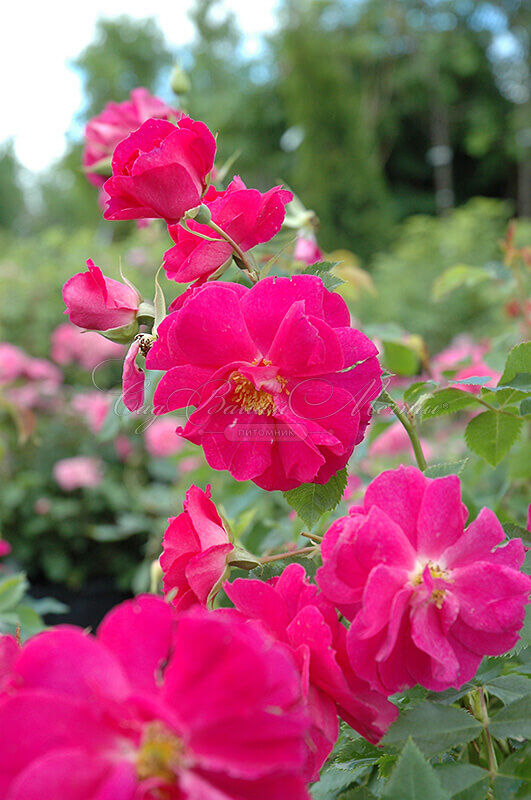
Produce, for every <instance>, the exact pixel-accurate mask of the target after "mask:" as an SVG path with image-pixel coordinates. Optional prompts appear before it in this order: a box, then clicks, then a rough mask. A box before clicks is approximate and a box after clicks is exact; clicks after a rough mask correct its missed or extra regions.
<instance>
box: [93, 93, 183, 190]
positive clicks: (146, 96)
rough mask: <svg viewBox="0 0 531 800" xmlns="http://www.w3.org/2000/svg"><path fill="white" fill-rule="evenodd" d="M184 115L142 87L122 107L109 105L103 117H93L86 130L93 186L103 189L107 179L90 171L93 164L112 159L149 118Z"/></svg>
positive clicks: (114, 104) (116, 104) (177, 117)
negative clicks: (122, 142)
mask: <svg viewBox="0 0 531 800" xmlns="http://www.w3.org/2000/svg"><path fill="white" fill-rule="evenodd" d="M180 116H182V112H180V111H178V110H177V109H174V108H171V107H170V106H168V105H166V103H164V102H163V101H162V100H159V98H158V97H154V96H153V95H152V94H150V93H149V92H148V90H147V89H144V88H143V87H141V86H139V87H138V88H136V89H133V91H132V92H131V94H130V99H129V100H125V101H124V102H123V103H107V105H106V106H105V108H104V109H103V111H102V112H101V114H98V115H97V116H95V117H92V119H90V120H89V121H88V122H87V125H86V127H85V148H84V150H83V166H84V167H85V170H86V175H87V178H88V180H89V181H90V182H91V183H92V184H93V185H94V186H99V187H101V186H103V184H104V183H105V180H106V179H105V177H104V176H103V175H98V174H97V173H95V172H90V171H88V168H90V167H91V166H92V165H93V164H97V163H98V161H103V159H105V158H110V157H111V156H112V154H113V152H114V149H115V147H116V145H117V144H119V143H120V142H121V141H122V139H125V137H126V136H128V135H129V134H130V133H132V131H136V129H137V128H139V127H140V125H141V124H142V123H143V122H145V121H146V120H148V119H150V118H155V119H170V118H174V119H179V117H180Z"/></svg>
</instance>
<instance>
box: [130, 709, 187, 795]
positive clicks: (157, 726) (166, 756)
mask: <svg viewBox="0 0 531 800" xmlns="http://www.w3.org/2000/svg"><path fill="white" fill-rule="evenodd" d="M183 760H184V744H183V742H182V740H181V739H179V737H178V736H176V735H175V734H174V733H172V732H171V731H169V730H168V729H167V728H166V727H165V726H164V725H163V724H162V723H161V722H151V723H150V724H149V725H147V726H146V727H145V729H144V734H143V736H142V742H141V745H140V750H139V751H138V756H137V760H136V771H137V775H138V779H139V780H140V781H144V780H147V779H148V778H159V779H161V780H162V781H164V782H165V783H169V784H170V785H172V784H175V782H176V779H177V772H178V770H179V768H180V766H181V765H182V763H183Z"/></svg>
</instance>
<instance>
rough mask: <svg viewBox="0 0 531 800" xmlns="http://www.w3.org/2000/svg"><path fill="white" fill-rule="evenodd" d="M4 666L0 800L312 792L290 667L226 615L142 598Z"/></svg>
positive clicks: (33, 646) (304, 797)
mask: <svg viewBox="0 0 531 800" xmlns="http://www.w3.org/2000/svg"><path fill="white" fill-rule="evenodd" d="M10 660H11V664H10V668H9V674H8V676H7V684H8V686H7V689H6V694H5V695H4V697H3V698H2V699H1V701H0V797H2V798H4V800H44V798H46V800H65V799H66V798H68V800H89V798H90V800H96V798H97V799H98V800H104V799H105V800H107V799H108V800H111V799H112V800H139V798H143V800H157V798H162V797H164V798H167V799H168V800H199V798H200V799H201V800H220V799H221V798H223V800H309V795H308V794H307V792H306V789H305V786H304V783H303V782H302V780H301V778H300V777H298V775H299V774H300V770H301V767H302V765H303V763H304V759H305V757H306V747H305V735H306V730H307V725H308V721H307V717H306V712H305V710H304V706H303V704H302V698H301V688H300V680H299V676H298V673H297V670H296V667H295V665H294V664H293V661H292V659H291V658H290V657H289V654H288V653H287V652H286V651H285V650H283V649H282V648H281V647H280V646H279V645H277V644H275V643H274V642H273V641H271V640H270V639H268V638H267V637H266V636H265V634H264V633H263V632H262V631H260V630H258V629H257V628H254V627H252V626H250V625H249V624H248V623H245V622H242V621H240V620H239V619H238V618H237V617H236V616H234V615H232V613H231V612H227V611H213V612H207V611H204V610H202V609H196V610H194V611H193V612H188V613H186V614H184V615H176V614H175V613H174V611H173V610H172V608H171V607H170V606H169V605H167V604H166V603H165V602H164V601H163V600H162V599H161V598H159V597H155V596H153V595H145V596H142V597H139V598H137V599H136V600H131V601H128V602H126V603H124V604H123V605H121V606H118V607H117V608H115V609H114V610H113V611H111V613H110V614H108V615H107V617H106V618H105V619H104V621H103V622H102V624H101V626H100V628H99V630H98V634H97V637H95V636H91V635H89V634H87V633H85V632H84V631H82V630H81V629H80V628H75V627H71V626H61V627H58V628H55V629H52V630H48V631H45V632H44V633H41V634H39V635H37V636H35V637H34V638H32V639H30V640H29V641H28V642H27V643H26V644H25V645H24V646H23V647H22V649H21V650H20V652H19V653H18V655H16V656H15V658H14V659H13V658H12V656H10ZM5 683H6V678H5V677H4V684H5Z"/></svg>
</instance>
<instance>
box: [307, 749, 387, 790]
mask: <svg viewBox="0 0 531 800" xmlns="http://www.w3.org/2000/svg"><path fill="white" fill-rule="evenodd" d="M377 763H378V759H377V758H363V759H358V760H355V759H353V760H352V761H340V762H337V763H334V764H331V765H330V766H329V767H328V768H327V769H326V770H325V771H324V772H323V774H322V775H321V780H320V781H319V783H317V784H316V785H315V786H314V787H313V788H312V797H313V798H315V800H332V798H334V797H337V795H338V794H339V793H340V792H343V791H345V789H348V788H349V786H352V784H353V783H355V782H356V781H357V780H358V779H359V778H362V777H363V776H364V775H366V774H367V772H370V771H371V769H372V768H373V767H374V766H375V764H377Z"/></svg>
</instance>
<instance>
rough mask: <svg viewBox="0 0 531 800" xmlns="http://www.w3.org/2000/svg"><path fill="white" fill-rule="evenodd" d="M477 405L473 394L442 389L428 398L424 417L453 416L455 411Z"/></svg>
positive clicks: (459, 390)
mask: <svg viewBox="0 0 531 800" xmlns="http://www.w3.org/2000/svg"><path fill="white" fill-rule="evenodd" d="M476 403H477V400H476V397H475V395H473V394H472V392H465V391H463V390H462V389H441V390H440V391H438V392H434V394H433V395H432V396H431V397H428V398H427V400H426V401H425V403H424V406H423V409H422V416H423V418H424V419H429V418H430V417H440V416H442V415H443V414H453V413H454V412H455V411H461V409H463V408H467V406H471V405H475V404H476Z"/></svg>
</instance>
